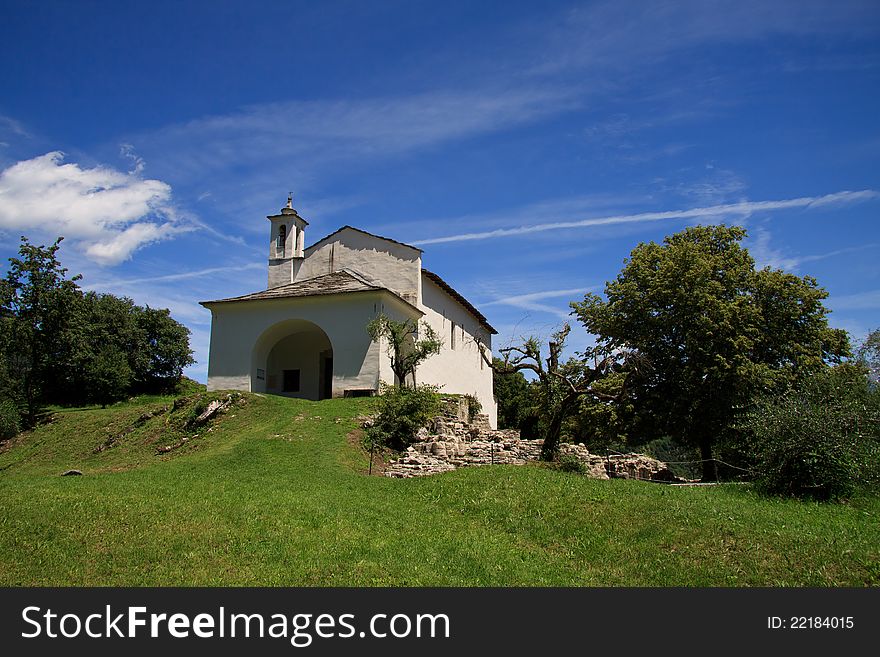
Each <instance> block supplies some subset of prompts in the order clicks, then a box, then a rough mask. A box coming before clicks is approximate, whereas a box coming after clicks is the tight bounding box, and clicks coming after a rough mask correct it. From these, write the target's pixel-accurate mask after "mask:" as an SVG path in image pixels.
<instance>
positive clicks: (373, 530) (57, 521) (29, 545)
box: [0, 395, 880, 586]
mask: <svg viewBox="0 0 880 657" xmlns="http://www.w3.org/2000/svg"><path fill="white" fill-rule="evenodd" d="M371 401H372V400H369V399H351V400H348V399H346V400H328V401H323V402H305V401H299V400H289V399H282V398H278V397H261V396H255V395H246V396H245V398H244V403H243V404H241V405H239V406H237V407H236V408H235V409H234V410H232V411H231V412H230V413H229V414H227V415H226V416H225V417H223V418H222V419H221V420H220V421H218V422H216V423H215V424H214V426H213V427H212V430H211V431H209V432H208V431H206V432H202V433H201V435H199V436H198V437H195V438H192V439H190V440H189V441H188V442H187V443H186V444H185V445H184V446H183V447H181V448H180V449H176V450H174V451H173V452H171V453H169V454H166V455H161V456H158V455H156V447H157V446H161V445H164V444H170V443H171V442H174V440H175V439H176V438H177V437H179V436H180V435H181V434H180V431H181V429H180V422H179V418H178V420H175V419H174V418H173V416H174V414H173V413H172V414H170V415H169V414H165V415H163V416H160V417H159V418H154V419H152V420H149V421H147V422H145V423H143V425H142V426H139V427H137V428H136V429H135V430H133V431H132V432H131V433H128V434H127V435H125V436H123V437H122V438H121V439H120V440H119V443H118V444H117V445H116V446H114V447H111V448H110V449H107V450H106V451H104V452H101V453H98V454H94V453H93V450H94V448H95V447H96V446H98V445H99V444H101V443H102V442H104V441H105V440H106V439H107V437H108V436H109V435H115V434H117V433H118V432H121V431H122V430H123V429H125V428H126V427H130V426H132V425H133V423H135V422H136V420H137V418H138V417H139V416H141V415H142V414H143V413H145V412H146V411H149V410H154V409H158V408H161V407H162V406H163V405H168V404H170V402H171V400H170V398H169V399H163V398H142V399H138V400H135V401H132V402H128V403H125V404H120V405H116V406H113V407H111V408H108V409H104V410H101V409H73V410H66V411H57V412H56V413H55V420H54V422H52V423H51V424H47V425H44V426H42V427H40V428H39V429H38V430H36V431H35V432H32V433H30V434H27V435H25V436H24V437H23V438H22V439H20V440H19V441H17V442H16V444H14V445H13V446H12V447H11V448H9V449H6V450H5V451H3V452H2V453H0V584H2V585H21V586H33V585H45V586H50V585H51V586H55V585H77V586H80V585H118V586H124V585H136V586H154V585H186V586H195V585H236V586H243V585H263V586H303V585H305V586H311V585H316V586H326V585H334V586H376V585H382V586H395V585H401V586H555V585H562V586H864V585H877V584H878V583H880V523H878V517H880V500H878V499H877V498H860V499H857V500H854V501H852V502H851V503H849V504H841V505H824V504H815V503H805V502H797V501H781V500H770V499H766V498H763V497H761V496H759V495H757V494H755V493H753V492H752V491H751V490H749V489H748V488H747V487H743V486H732V485H731V486H718V487H697V488H681V487H669V486H662V485H657V484H649V483H642V482H635V481H620V480H616V481H595V480H590V479H586V478H583V477H581V476H578V475H574V474H568V473H562V472H557V471H552V470H549V469H546V468H542V467H538V466H527V467H515V466H495V467H487V468H472V469H465V470H459V471H457V472H452V473H448V474H444V475H440V476H435V477H428V478H422V479H410V480H394V479H387V478H383V477H367V476H365V474H364V471H365V470H366V465H367V462H366V458H365V457H364V455H363V454H362V453H361V452H360V451H359V450H358V449H357V448H356V447H354V446H352V445H351V444H350V442H349V441H348V440H347V439H346V434H347V433H348V432H349V431H350V430H352V429H353V428H354V427H355V420H354V418H355V417H356V416H357V415H359V414H362V413H364V412H366V411H367V410H368V409H369V406H370V404H371ZM185 412H186V411H185V410H183V411H180V412H178V415H179V416H180V417H182V414H183V413H185ZM175 422H176V423H177V424H175ZM68 468H77V469H80V470H82V471H83V472H84V473H85V476H82V477H60V476H59V474H60V473H61V472H62V471H64V470H66V469H68Z"/></svg>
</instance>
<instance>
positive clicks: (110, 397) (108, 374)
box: [84, 344, 132, 408]
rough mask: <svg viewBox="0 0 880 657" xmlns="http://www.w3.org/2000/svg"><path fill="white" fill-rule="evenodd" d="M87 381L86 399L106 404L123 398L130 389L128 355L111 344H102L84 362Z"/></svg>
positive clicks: (130, 379) (102, 405) (130, 375)
mask: <svg viewBox="0 0 880 657" xmlns="http://www.w3.org/2000/svg"><path fill="white" fill-rule="evenodd" d="M84 374H85V380H86V381H87V382H88V388H87V391H86V401H89V402H93V403H96V404H101V407H102V408H104V407H106V406H107V404H109V403H111V402H114V401H118V400H120V399H124V398H125V397H126V396H127V395H128V392H129V391H130V390H131V383H132V371H131V367H129V365H128V357H127V356H126V354H125V352H123V351H121V350H120V349H118V348H117V347H115V346H114V345H112V344H107V345H104V346H103V347H101V348H99V349H97V351H96V352H95V353H94V354H92V356H91V358H89V360H88V361H87V363H86V364H85V372H84Z"/></svg>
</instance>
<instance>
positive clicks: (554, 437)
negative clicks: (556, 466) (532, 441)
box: [541, 399, 572, 461]
mask: <svg viewBox="0 0 880 657" xmlns="http://www.w3.org/2000/svg"><path fill="white" fill-rule="evenodd" d="M571 404H572V400H571V399H564V400H563V401H562V402H561V403H560V404H559V410H558V411H557V412H556V413H554V414H553V417H552V419H551V420H550V426H548V427H547V434H546V435H545V436H544V444H543V445H542V446H541V460H542V461H552V460H553V459H555V458H556V455H557V454H558V453H559V438H560V436H561V435H562V422H563V421H564V420H565V418H566V417H567V416H568V411H569V408H570V406H571Z"/></svg>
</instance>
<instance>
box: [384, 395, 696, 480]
mask: <svg viewBox="0 0 880 657" xmlns="http://www.w3.org/2000/svg"><path fill="white" fill-rule="evenodd" d="M454 406H456V405H454V404H449V406H448V407H446V406H444V408H443V411H444V415H442V416H440V417H437V418H434V420H433V421H432V423H431V425H430V426H429V427H426V428H422V429H420V430H419V433H418V436H417V439H416V442H415V443H413V445H412V446H411V447H409V448H408V449H407V452H406V454H405V455H403V456H401V457H400V458H398V459H396V460H394V461H392V462H391V463H390V464H389V465H388V467H387V468H386V469H385V476H386V477H399V478H408V477H422V476H426V475H432V474H439V473H441V472H449V471H451V470H456V469H458V468H464V467H471V466H479V465H499V464H507V465H523V464H525V463H528V462H531V461H537V460H539V458H540V456H541V447H542V445H543V442H544V441H542V440H525V439H523V438H520V435H519V431H517V430H516V429H501V430H498V431H493V430H491V429H490V428H489V418H488V416H486V415H477V416H476V417H474V419H473V421H472V422H468V421H467V413H466V412H465V413H464V415H462V413H461V412H460V407H455V408H453V407H454ZM465 408H466V407H465ZM559 452H560V454H561V455H572V456H574V457H575V458H577V459H578V460H579V461H580V462H581V463H583V464H584V465H585V466H586V469H587V476H589V477H593V478H596V479H611V478H623V479H644V480H648V481H666V482H676V481H683V480H681V479H678V478H677V477H676V476H675V475H674V474H672V472H671V471H670V470H669V468H668V466H667V465H666V464H665V463H663V462H662V461H658V460H657V459H654V458H651V457H650V456H646V455H644V454H615V455H613V456H607V457H606V456H599V455H597V454H591V453H590V452H589V451H588V450H587V448H586V447H585V446H584V444H583V443H578V444H576V445H575V444H571V443H563V444H562V445H560V447H559Z"/></svg>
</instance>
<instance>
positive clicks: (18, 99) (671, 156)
mask: <svg viewBox="0 0 880 657" xmlns="http://www.w3.org/2000/svg"><path fill="white" fill-rule="evenodd" d="M0 61H2V62H3V64H2V68H0V257H2V259H3V263H4V264H5V262H6V258H7V257H9V256H10V255H12V254H14V252H15V251H16V249H17V243H18V236H19V235H22V234H24V235H28V236H29V237H30V238H31V239H32V240H33V241H38V242H43V243H48V242H50V241H51V240H52V239H54V237H56V236H58V235H64V236H65V238H66V239H65V242H64V246H63V248H62V251H61V255H62V261H63V263H64V264H65V265H66V266H67V267H68V268H69V269H70V270H71V271H72V272H81V273H82V274H83V275H84V279H83V283H82V284H83V286H84V287H86V288H88V289H95V290H99V291H108V292H113V293H115V294H120V295H126V296H130V297H131V298H133V299H134V300H135V301H136V302H138V303H140V304H150V305H151V306H157V307H168V308H170V309H171V311H172V314H173V316H174V317H175V318H177V319H178V320H179V321H181V322H183V323H184V324H186V325H187V326H188V327H189V328H190V329H191V330H192V346H193V348H194V349H195V351H196V356H197V357H198V359H199V363H198V364H197V365H195V366H194V367H192V368H191V369H190V370H189V372H188V373H189V374H190V375H191V376H193V377H195V378H197V379H199V380H202V381H204V380H205V377H206V368H207V352H208V340H209V335H210V313H209V312H208V311H207V310H204V309H203V308H201V307H200V306H199V305H198V303H197V302H198V301H200V300H206V299H215V298H220V297H225V296H231V295H237V294H243V293H246V292H252V291H255V290H259V289H263V288H264V287H265V284H266V258H267V255H268V253H267V252H268V222H267V221H266V219H265V216H266V215H267V214H272V213H275V212H277V211H278V209H279V208H280V207H281V206H282V205H283V204H284V202H285V201H286V196H287V193H288V191H290V190H293V192H294V206H295V207H296V208H297V209H298V210H299V212H300V214H302V215H303V216H304V217H305V218H306V219H308V220H309V222H310V225H309V228H308V230H307V232H306V243H307V244H308V243H311V242H313V241H316V240H317V239H319V238H320V237H322V236H324V235H326V234H327V233H330V232H332V231H333V230H335V229H336V228H338V227H339V226H341V225H344V224H351V225H354V226H357V227H360V228H362V229H364V230H367V231H370V232H374V233H378V234H380V235H386V236H388V237H392V238H394V239H397V240H400V241H404V242H409V243H415V244H418V245H419V246H421V247H422V248H423V249H424V250H425V253H424V258H423V264H424V265H425V267H426V268H428V269H431V270H433V271H436V272H437V273H439V274H440V275H441V276H443V277H444V278H445V279H446V280H447V281H449V282H450V283H451V284H452V285H453V286H454V287H456V288H457V289H458V290H459V291H460V292H461V293H463V294H464V295H465V296H466V297H468V298H469V299H470V300H471V301H472V302H473V303H474V304H475V305H477V307H478V308H480V309H481V310H482V311H483V312H484V314H485V315H486V316H487V318H488V319H489V321H490V322H491V323H492V324H493V325H494V326H496V327H497V328H498V329H499V331H500V335H499V336H498V337H497V339H496V343H495V345H496V348H497V346H499V345H503V344H504V343H507V342H509V341H511V340H515V339H517V337H519V336H522V335H529V334H537V335H546V334H547V333H549V332H550V331H551V330H552V329H553V328H554V327H556V326H558V325H559V324H560V323H561V322H563V321H565V319H566V316H567V312H568V302H569V301H572V300H576V299H579V298H581V297H582V295H583V293H584V292H585V291H588V290H593V291H601V289H602V287H603V286H604V283H605V281H606V280H608V279H610V278H613V277H614V276H615V275H616V274H617V273H618V271H619V270H620V268H621V266H622V264H623V260H624V258H625V257H626V256H627V255H628V254H629V252H630V251H631V249H632V248H633V247H634V246H635V245H636V244H638V243H639V242H643V241H650V240H655V241H659V240H662V238H663V237H664V236H665V235H667V234H670V233H673V232H676V231H678V230H681V229H683V228H684V227H686V226H688V225H692V224H698V223H704V224H705V223H720V222H726V223H737V224H740V225H744V226H745V227H746V228H747V230H748V231H749V238H748V242H747V246H749V248H750V250H751V252H752V254H753V256H754V257H755V258H756V260H757V261H758V263H759V264H760V265H771V266H776V267H782V268H784V269H786V270H788V271H792V272H795V273H798V274H801V275H804V274H809V275H812V276H815V277H816V278H817V279H818V280H819V283H820V284H821V285H822V286H824V287H825V288H826V289H827V290H828V291H829V293H830V295H831V296H830V298H829V300H828V306H829V307H830V308H831V309H832V310H833V313H832V315H831V323H832V324H833V325H835V326H838V327H841V328H845V329H847V330H848V331H850V332H851V333H852V334H853V336H854V337H855V338H860V337H862V336H864V335H865V334H866V333H867V331H869V330H870V329H873V328H876V327H877V326H878V325H880V258H878V255H880V225H878V216H880V215H878V213H880V4H878V3H877V2H876V1H875V0H867V1H862V2H860V1H852V2H849V1H842V0H836V1H833V2H812V1H810V0H801V1H799V2H774V1H772V0H763V1H758V2H753V1H752V0H737V1H733V2H727V1H716V0H700V1H691V2H623V1H621V0H617V1H613V2H583V3H572V2H552V1H544V2H541V3H537V2H509V1H508V2H442V3H441V2H436V1H434V2H422V1H418V0H407V1H400V2H398V1H389V2H378V1H377V2H355V1H351V2H330V1H327V2H260V1H254V0H251V1H249V2H162V1H160V2H156V1H153V2H150V3H133V2H131V3H130V2H125V3H120V2H88V1H83V2H76V3H72V2H41V3H35V2H13V1H10V0H0ZM588 343H589V336H587V335H586V334H585V333H584V331H583V330H582V329H581V330H577V329H576V330H574V331H573V332H572V338H571V346H572V348H578V347H583V346H585V345H586V344H588Z"/></svg>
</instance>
